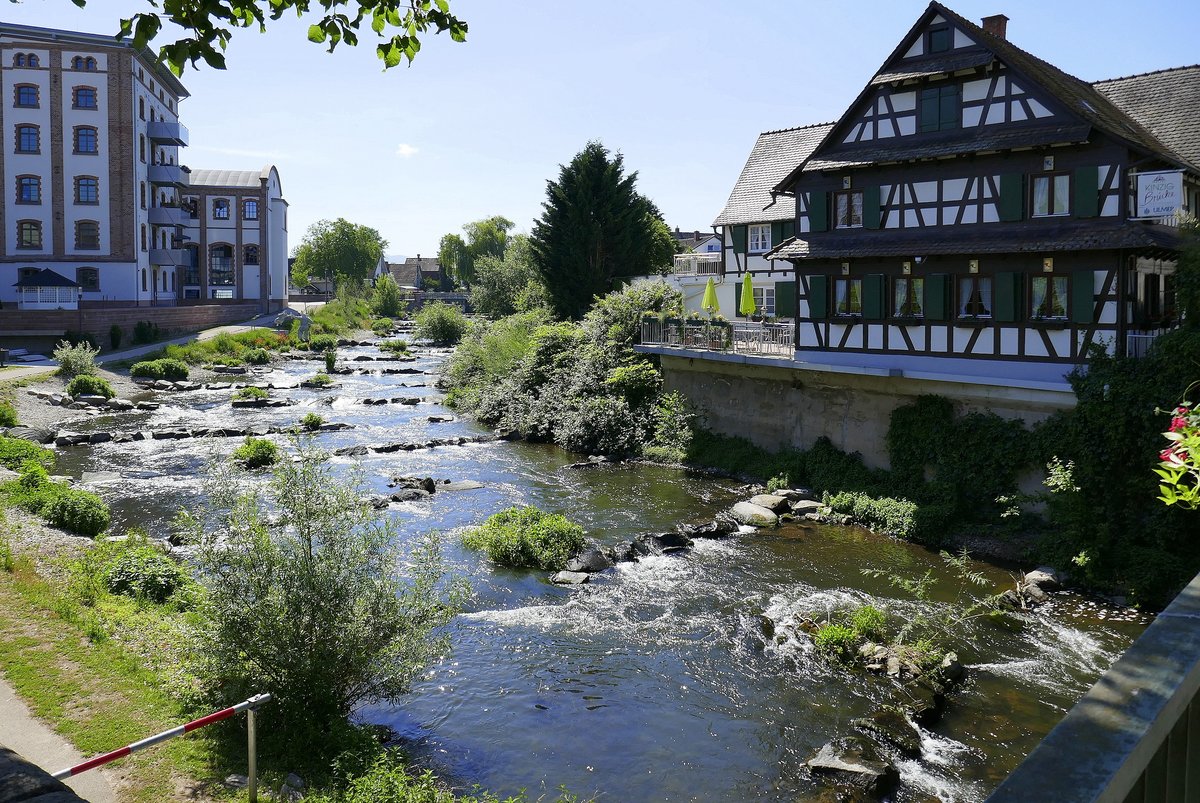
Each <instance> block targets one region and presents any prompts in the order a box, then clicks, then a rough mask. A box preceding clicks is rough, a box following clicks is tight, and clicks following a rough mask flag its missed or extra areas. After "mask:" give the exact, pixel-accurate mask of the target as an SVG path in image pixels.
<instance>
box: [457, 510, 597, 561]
mask: <svg viewBox="0 0 1200 803" xmlns="http://www.w3.org/2000/svg"><path fill="white" fill-rule="evenodd" d="M463 543H464V544H465V545H466V546H467V548H468V549H477V550H484V551H486V552H487V555H488V558H489V559H490V560H491V561H492V562H493V563H497V564H499V565H501V566H511V567H514V568H538V569H546V570H548V571H558V570H559V569H561V568H562V567H563V566H565V565H566V564H567V561H568V560H570V559H571V558H572V557H573V556H574V555H575V554H576V553H577V552H579V550H581V549H582V548H583V543H584V537H583V528H582V527H580V526H579V525H578V524H574V523H572V522H570V521H568V520H567V519H566V518H564V517H563V516H559V515H556V514H551V513H545V512H543V511H541V510H538V509H537V508H536V507H511V508H509V509H508V510H502V511H500V512H499V513H497V514H495V515H493V516H491V517H489V518H488V520H487V521H485V522H484V523H483V524H482V525H481V526H479V527H474V528H472V529H470V530H468V531H467V532H466V533H465V534H464V535H463Z"/></svg>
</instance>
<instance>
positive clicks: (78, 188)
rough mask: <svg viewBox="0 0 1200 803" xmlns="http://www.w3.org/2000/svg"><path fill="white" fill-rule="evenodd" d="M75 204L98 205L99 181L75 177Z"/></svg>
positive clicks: (94, 178) (87, 177)
mask: <svg viewBox="0 0 1200 803" xmlns="http://www.w3.org/2000/svg"><path fill="white" fill-rule="evenodd" d="M75 203H77V204H98V203H100V179H98V178H96V177H95V176H76V177H75Z"/></svg>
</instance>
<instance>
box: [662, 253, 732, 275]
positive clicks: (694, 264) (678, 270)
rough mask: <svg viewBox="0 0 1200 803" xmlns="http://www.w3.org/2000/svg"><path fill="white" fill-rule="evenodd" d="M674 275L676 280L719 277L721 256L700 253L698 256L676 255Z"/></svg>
mask: <svg viewBox="0 0 1200 803" xmlns="http://www.w3.org/2000/svg"><path fill="white" fill-rule="evenodd" d="M673 272H674V274H675V276H676V278H680V279H684V278H700V279H708V277H709V276H717V277H719V276H720V275H721V255H720V254H719V253H710V252H702V253H699V254H676V255H675V268H674V271H673Z"/></svg>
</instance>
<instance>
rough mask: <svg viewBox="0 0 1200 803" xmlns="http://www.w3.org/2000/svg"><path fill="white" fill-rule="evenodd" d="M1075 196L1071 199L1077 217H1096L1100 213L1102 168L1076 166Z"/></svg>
mask: <svg viewBox="0 0 1200 803" xmlns="http://www.w3.org/2000/svg"><path fill="white" fill-rule="evenodd" d="M1073 195H1074V196H1075V197H1074V198H1072V199H1071V201H1072V206H1073V207H1074V209H1075V217H1096V216H1097V215H1099V214H1100V168H1098V167H1094V166H1092V167H1077V168H1075V192H1074V193H1073Z"/></svg>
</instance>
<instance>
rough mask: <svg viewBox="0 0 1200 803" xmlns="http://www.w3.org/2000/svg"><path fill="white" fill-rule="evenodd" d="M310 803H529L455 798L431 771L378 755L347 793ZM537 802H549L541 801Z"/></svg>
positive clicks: (566, 800)
mask: <svg viewBox="0 0 1200 803" xmlns="http://www.w3.org/2000/svg"><path fill="white" fill-rule="evenodd" d="M304 799H305V801H307V803H529V797H528V796H526V794H525V793H523V792H522V793H521V794H519V795H517V796H516V797H506V798H503V799H501V798H498V797H496V796H495V795H494V794H492V793H490V792H483V791H479V790H475V791H474V792H472V794H469V795H462V796H459V795H455V794H453V793H451V792H448V791H446V789H445V786H444V784H443V783H442V782H441V781H439V780H438V778H437V777H435V776H434V774H433V772H432V771H431V770H428V769H426V770H418V769H415V768H412V767H409V766H407V765H406V764H405V763H404V759H403V758H402V757H400V756H397V755H393V754H391V753H390V752H388V753H384V754H382V755H379V756H378V757H377V758H376V759H375V762H374V763H373V764H371V765H370V766H369V767H367V768H365V770H364V771H363V772H361V773H350V777H349V779H348V781H347V783H346V786H345V788H344V789H339V790H337V791H334V792H325V793H321V792H317V793H313V794H308V795H306V796H305V797H304ZM538 800H545V801H549V800H550V799H549V798H546V797H539V798H538ZM578 800H579V798H577V797H575V796H574V795H571V794H570V793H567V792H563V793H561V794H560V795H558V796H557V797H555V798H554V799H553V803H578Z"/></svg>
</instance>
